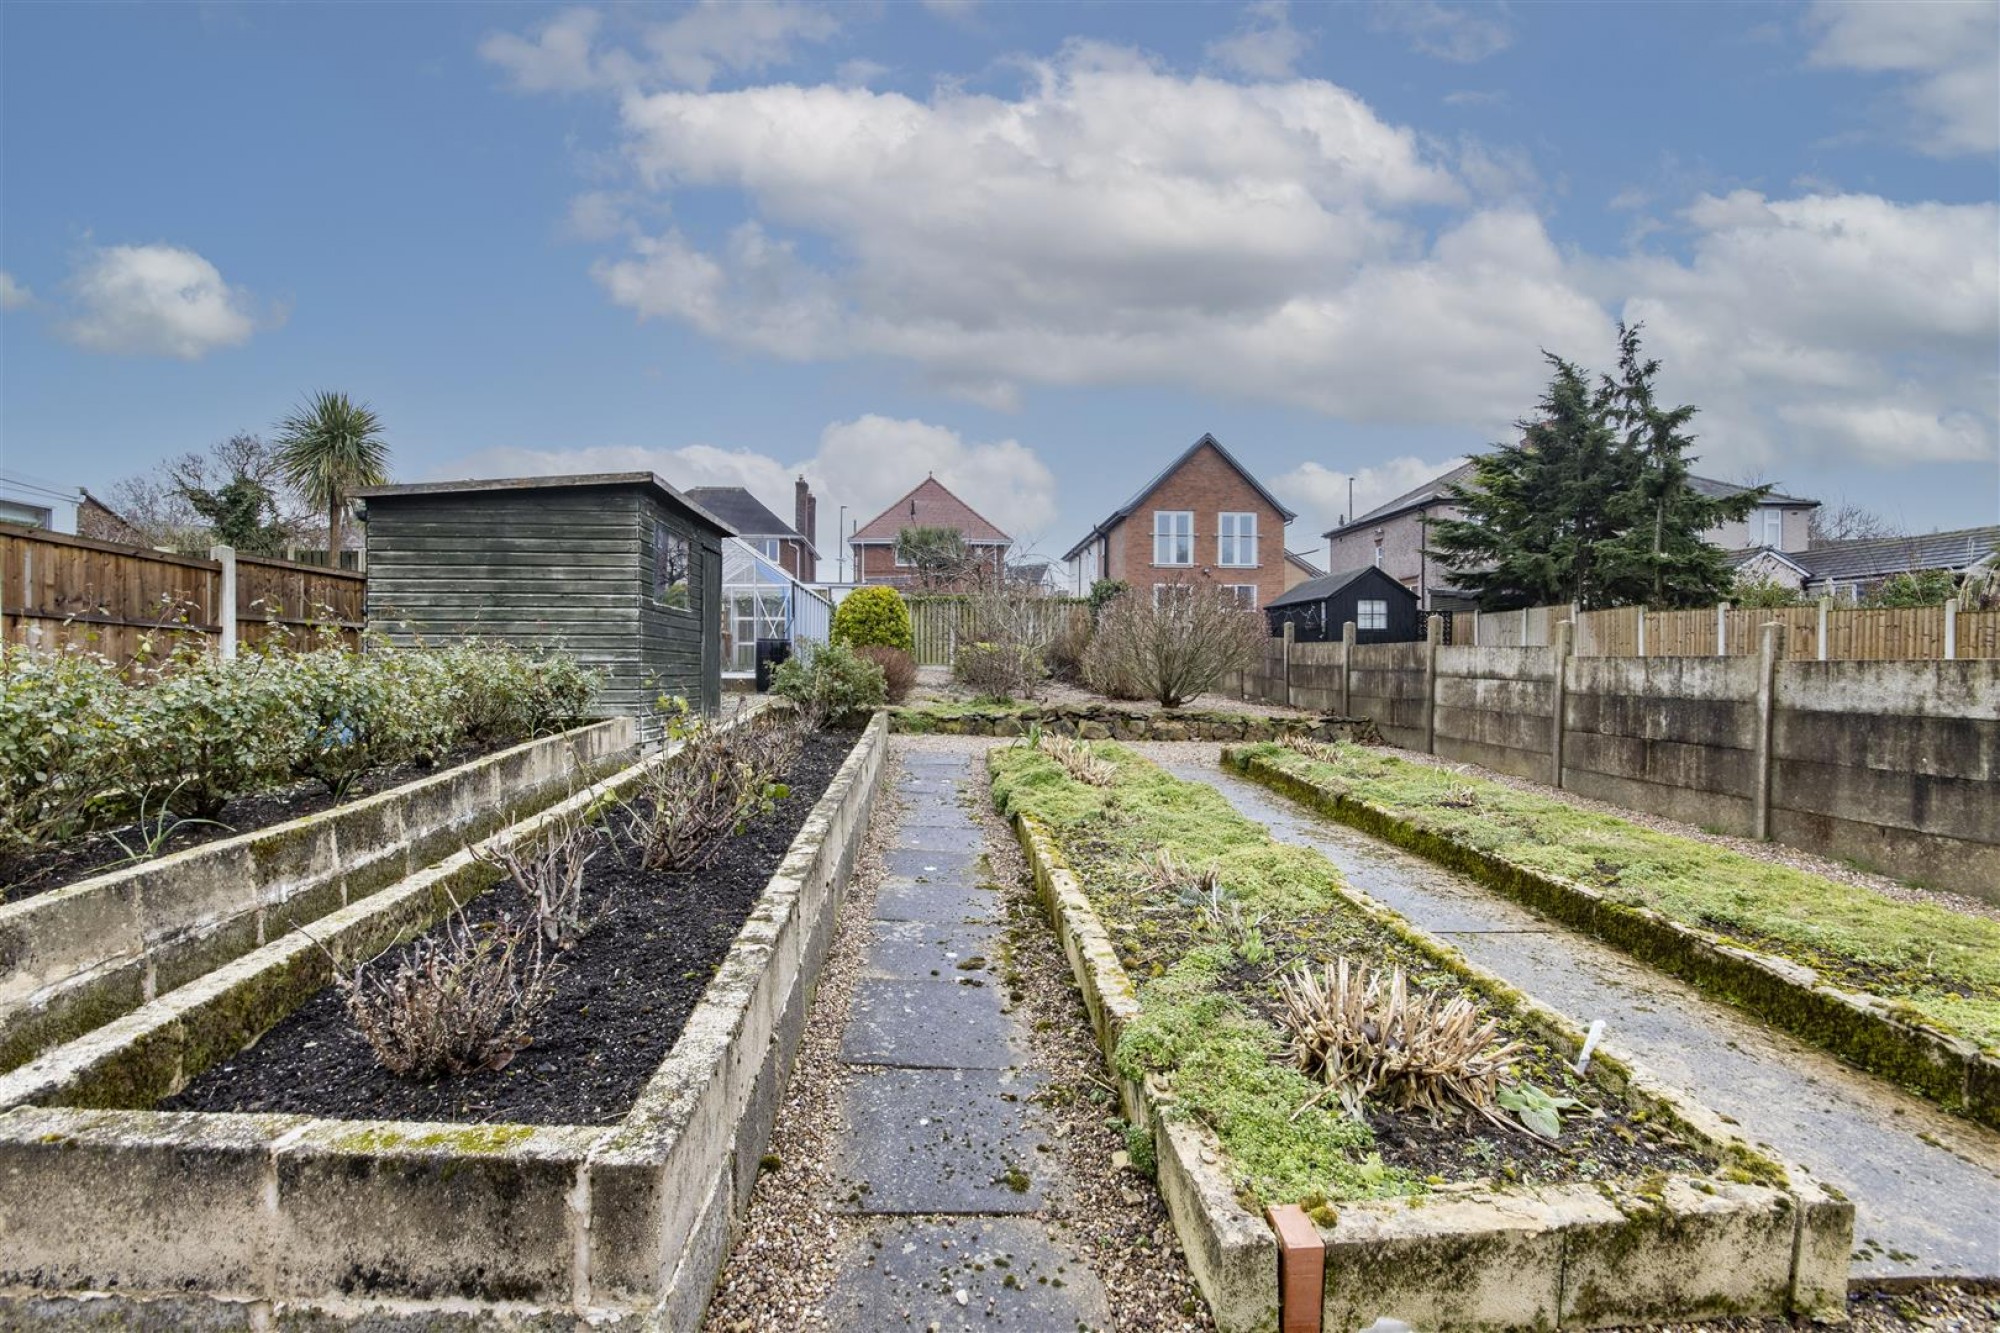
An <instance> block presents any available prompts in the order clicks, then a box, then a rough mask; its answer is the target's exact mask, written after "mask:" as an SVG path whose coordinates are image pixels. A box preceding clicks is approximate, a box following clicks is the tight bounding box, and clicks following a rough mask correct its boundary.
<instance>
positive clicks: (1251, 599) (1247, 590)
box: [1222, 583, 1257, 611]
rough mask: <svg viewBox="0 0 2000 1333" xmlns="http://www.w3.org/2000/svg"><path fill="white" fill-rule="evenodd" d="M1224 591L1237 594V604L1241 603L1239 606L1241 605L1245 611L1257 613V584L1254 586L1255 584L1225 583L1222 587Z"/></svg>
mask: <svg viewBox="0 0 2000 1333" xmlns="http://www.w3.org/2000/svg"><path fill="white" fill-rule="evenodd" d="M1222 589H1223V591H1224V592H1232V593H1235V594H1236V600H1237V602H1238V603H1239V604H1240V605H1241V606H1242V607H1243V609H1244V610H1245V611H1255V610H1256V609H1257V585H1256V584H1254V583H1225V584H1223V585H1222Z"/></svg>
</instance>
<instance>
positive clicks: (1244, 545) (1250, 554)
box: [1215, 514, 1257, 569]
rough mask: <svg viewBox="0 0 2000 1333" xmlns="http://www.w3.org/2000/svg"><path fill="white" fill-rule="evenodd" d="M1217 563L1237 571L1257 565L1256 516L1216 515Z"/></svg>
mask: <svg viewBox="0 0 2000 1333" xmlns="http://www.w3.org/2000/svg"><path fill="white" fill-rule="evenodd" d="M1216 519H1217V524H1216V534H1215V563H1216V564H1218V565H1225V566H1228V567H1231V568H1236V569H1250V568H1255V567H1256V564H1257V516H1256V515H1255V514H1218V515H1216Z"/></svg>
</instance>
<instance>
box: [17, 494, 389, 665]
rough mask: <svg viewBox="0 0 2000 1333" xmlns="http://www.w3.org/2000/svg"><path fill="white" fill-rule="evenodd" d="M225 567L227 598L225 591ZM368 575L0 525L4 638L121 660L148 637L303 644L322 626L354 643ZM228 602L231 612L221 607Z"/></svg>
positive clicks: (134, 654)
mask: <svg viewBox="0 0 2000 1333" xmlns="http://www.w3.org/2000/svg"><path fill="white" fill-rule="evenodd" d="M230 567H233V572H234V580H235V585H236V596H235V599H234V606H233V608H225V606H224V604H223V597H224V593H223V589H224V587H225V586H226V584H227V582H228V578H227V572H228V569H229V568H230ZM367 591H368V578H367V576H366V575H365V574H357V573H352V572H349V571H347V570H333V569H328V568H326V567H325V566H323V565H302V564H294V563H292V562H291V561H287V560H272V559H266V558H264V557H261V556H248V555H238V556H235V557H234V559H233V560H232V561H231V562H230V563H229V566H225V563H224V562H223V561H221V560H203V559H200V558H198V557H195V556H185V555H173V554H170V553H168V552H165V551H150V550H147V549H146V548H144V547H140V546H123V545H119V544H117V543H114V542H100V541H91V540H88V539H86V538H82V537H71V536H67V535H65V534H63V533H57V532H45V531H42V530H41V529H38V528H19V527H13V526H11V525H8V526H0V638H4V639H5V641H6V642H8V643H12V644H23V645H28V646H33V647H39V648H51V649H61V648H67V647H71V646H75V647H79V648H87V649H89V650H90V651H92V652H96V653H101V654H103V655H104V656H105V657H108V658H110V659H112V660H113V661H115V662H118V663H119V664H120V665H129V664H130V663H132V662H133V661H135V660H137V659H138V658H139V657H140V656H141V655H142V653H143V652H144V651H145V645H146V644H148V643H150V644H151V645H152V652H153V653H154V654H155V655H158V654H161V653H164V652H165V651H167V650H168V649H169V648H170V647H171V646H172V642H171V641H172V640H174V639H176V638H185V637H186V636H194V637H196V638H199V639H201V640H203V641H204V642H206V643H208V644H211V645H220V644H221V643H222V642H223V641H224V639H225V637H226V636H227V635H228V634H229V633H230V632H232V631H233V632H234V634H235V636H236V642H237V643H238V644H241V645H244V646H252V645H257V644H263V643H268V642H271V641H272V640H273V639H291V640H299V641H303V640H304V639H306V638H307V637H308V636H309V635H310V634H311V633H312V631H314V630H315V629H320V628H331V629H334V630H336V631H337V632H338V633H339V634H340V636H341V638H342V639H343V640H345V641H346V642H347V643H349V644H350V645H358V644H359V642H360V636H361V629H362V625H363V621H364V619H365V618H366V615H367V607H366V602H367ZM231 610H233V615H231V614H226V611H231Z"/></svg>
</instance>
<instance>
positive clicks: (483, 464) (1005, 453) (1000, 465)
mask: <svg viewBox="0 0 2000 1333" xmlns="http://www.w3.org/2000/svg"><path fill="white" fill-rule="evenodd" d="M640 470H650V471H653V472H657V473H658V474H659V475H660V476H661V477H663V478H665V479H666V480H667V481H668V482H669V483H671V484H672V485H674V486H678V487H683V488H685V487H688V486H742V487H744V488H745V489H747V490H748V491H750V493H751V494H753V495H755V496H756V497H757V498H758V499H759V500H761V501H763V502H764V504H765V506H766V507H767V508H769V509H770V510H771V512H772V513H774V514H778V515H780V516H781V517H785V518H789V517H790V516H791V514H792V510H793V504H792V481H793V478H795V477H798V476H804V477H805V479H806V480H807V482H809V483H810V484H811V486H812V488H813V493H814V494H815V495H817V496H818V497H819V515H820V524H819V526H820V531H819V533H818V534H817V535H816V537H815V541H816V542H817V543H818V545H819V548H820V552H821V555H822V558H823V560H824V561H825V566H826V567H825V569H824V571H823V574H824V576H825V577H828V578H831V577H833V572H834V571H833V557H834V544H835V543H836V541H837V540H838V535H837V534H838V524H839V506H841V505H846V506H847V517H848V518H849V519H850V520H854V521H858V522H862V523H866V522H867V521H868V520H869V519H871V518H873V517H874V516H875V515H876V514H878V513H880V512H881V511H882V510H883V509H885V508H887V507H888V506H889V505H890V504H892V503H894V502H895V500H896V499H897V497H899V496H901V495H902V494H903V493H904V492H906V491H908V490H909V489H910V488H911V487H913V486H915V485H916V484H917V483H918V482H920V481H922V480H923V479H924V477H925V475H926V474H935V475H936V476H937V479H938V480H939V481H941V482H943V483H944V484H945V485H946V486H948V487H950V488H951V490H952V492H953V493H954V494H956V495H958V496H959V497H960V498H961V499H963V500H964V501H965V502H966V503H967V504H970V505H971V506H972V507H973V508H974V509H977V510H978V511H979V512H980V513H981V514H984V515H985V516H986V517H987V518H989V519H991V520H992V521H993V522H995V523H997V524H998V525H999V526H1000V527H1001V528H1002V529H1003V530H1004V531H1006V532H1007V533H1009V534H1010V535H1012V536H1013V537H1014V539H1015V540H1016V542H1017V543H1022V544H1027V543H1032V542H1034V541H1035V540H1036V539H1037V538H1039V537H1041V536H1042V535H1043V534H1044V533H1046V532H1047V530H1048V528H1049V525H1050V523H1051V522H1053V520H1054V518H1055V508H1056V499H1055V477H1054V476H1053V475H1052V474H1051V473H1050V471H1049V468H1048V465H1047V464H1046V463H1044V462H1043V461H1042V460H1041V458H1040V456H1039V455H1037V454H1036V453H1035V451H1034V450H1033V449H1031V448H1029V447H1028V446H1026V445H1024V444H1022V443H1020V442H1019V441H1017V440H997V441H990V442H970V441H967V440H966V439H965V438H964V437H962V436H961V435H960V434H959V433H958V432H957V431H955V430H952V429H950V428H949V427H946V426H939V425H934V424H932V423H930V422H926V421H917V420H908V419H897V418H894V417H885V416H877V415H874V414H872V413H871V414H868V415H865V416H860V417H856V418H855V419H854V420H852V421H836V422H833V423H832V424H830V425H828V426H827V427H826V429H825V430H823V431H822V432H820V438H819V442H818V447H817V448H816V449H815V451H814V452H813V453H812V454H811V456H809V457H807V458H803V459H800V460H797V461H793V462H782V461H780V460H779V459H777V458H774V457H772V456H771V455H769V454H764V453H758V452H756V451H754V450H748V449H722V448H718V447H716V446H714V445H709V444H693V445H686V446H682V447H679V448H652V447H647V446H641V445H601V446H596V447H593V448H586V449H557V450H542V449H520V448H511V447H501V448H493V449H483V450H480V451H479V452H477V453H474V454H470V455H467V456H465V457H463V458H459V459H455V460H453V461H451V462H448V463H445V464H443V465H442V466H440V467H439V468H437V469H436V470H435V475H436V476H438V477H480V476H487V477H506V476H550V475H555V474H559V473H567V472H625V471H640Z"/></svg>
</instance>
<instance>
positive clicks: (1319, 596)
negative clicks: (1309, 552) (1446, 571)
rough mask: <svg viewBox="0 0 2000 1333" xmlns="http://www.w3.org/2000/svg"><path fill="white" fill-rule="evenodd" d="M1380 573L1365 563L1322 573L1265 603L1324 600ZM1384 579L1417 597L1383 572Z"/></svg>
mask: <svg viewBox="0 0 2000 1333" xmlns="http://www.w3.org/2000/svg"><path fill="white" fill-rule="evenodd" d="M1379 573H1381V571H1380V570H1378V569H1376V568H1375V566H1373V565H1363V566H1362V567H1361V568H1360V569H1349V570H1345V571H1343V572H1341V573H1338V574H1322V575H1320V576H1319V577H1318V578H1316V579H1307V580H1306V581H1305V582H1304V583H1301V584H1299V585H1298V586H1297V587H1295V588H1287V589H1285V591H1283V592H1281V593H1279V594H1278V595H1277V596H1276V597H1273V598H1272V599H1271V600H1270V601H1268V602H1266V603H1264V605H1265V607H1267V608H1269V607H1273V606H1297V605H1298V604H1299V603H1301V602H1318V601H1324V600H1325V599H1326V598H1328V597H1331V596H1333V595H1334V594H1335V593H1337V592H1339V591H1340V590H1341V589H1343V588H1345V587H1346V586H1347V585H1348V584H1350V583H1353V582H1355V581H1356V580H1357V579H1363V578H1366V577H1367V576H1368V575H1370V574H1379ZM1382 579H1383V581H1384V582H1385V583H1386V584H1388V586H1390V587H1392V588H1394V589H1395V590H1396V591H1397V592H1400V593H1402V594H1404V595H1405V596H1407V597H1409V598H1411V599H1412V600H1414V599H1415V598H1416V594H1415V593H1414V592H1411V591H1410V590H1409V589H1408V588H1405V587H1404V586H1403V585H1402V584H1400V583H1398V582H1396V580H1394V579H1392V578H1390V577H1389V576H1388V575H1387V574H1383V575H1382Z"/></svg>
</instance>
